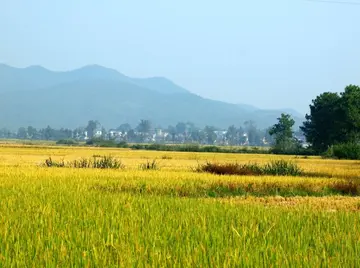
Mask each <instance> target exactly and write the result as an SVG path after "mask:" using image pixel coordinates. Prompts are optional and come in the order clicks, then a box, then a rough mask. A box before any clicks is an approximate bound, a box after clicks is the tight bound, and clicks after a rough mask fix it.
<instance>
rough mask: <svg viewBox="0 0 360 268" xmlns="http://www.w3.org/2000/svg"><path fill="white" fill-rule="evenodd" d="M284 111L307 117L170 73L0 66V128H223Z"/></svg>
mask: <svg viewBox="0 0 360 268" xmlns="http://www.w3.org/2000/svg"><path fill="white" fill-rule="evenodd" d="M243 90H246V89H243ZM240 101H241V100H240ZM269 101H271V100H269ZM254 104H256V100H254ZM281 112H288V113H291V114H292V115H293V116H294V118H295V120H296V121H297V123H300V122H301V120H303V118H302V115H301V114H299V113H297V112H296V111H294V110H287V109H284V110H282V111H280V110H261V109H257V108H256V107H255V106H251V105H246V104H230V103H225V102H220V101H215V100H210V99H205V98H202V97H200V96H198V95H195V94H193V93H191V92H189V91H188V90H186V89H184V88H182V87H180V86H178V85H176V84H174V83H173V82H172V81H170V80H168V79H166V78H162V77H152V78H130V77H127V76H126V75H123V74H121V73H119V72H117V71H116V70H113V69H109V68H105V67H102V66H99V65H89V66H85V67H82V68H80V69H76V70H73V71H67V72H54V71H50V70H48V69H45V68H43V67H41V66H30V67H27V68H14V67H11V66H8V65H4V64H2V65H0V127H7V128H10V129H16V128H18V127H20V126H28V125H31V126H34V127H45V126H47V125H50V126H52V127H69V128H75V127H78V126H81V125H85V124H86V122H87V121H88V120H91V119H94V120H99V121H100V122H101V123H102V125H103V126H105V127H107V128H110V127H117V126H119V125H120V124H122V123H130V124H131V125H133V126H135V125H137V124H138V122H139V121H140V120H141V119H149V120H151V121H152V122H153V123H154V125H157V126H158V125H160V126H162V127H167V126H168V125H171V124H172V125H173V124H176V123H177V122H180V121H184V122H186V121H191V122H193V123H195V125H197V126H200V127H202V126H205V125H213V126H216V127H223V128H225V127H228V126H229V125H231V124H235V125H242V124H243V123H244V122H245V121H248V120H253V121H255V123H256V125H257V126H258V127H260V128H265V127H268V126H270V125H271V124H273V123H274V122H276V118H277V117H278V116H279V115H280V113H281Z"/></svg>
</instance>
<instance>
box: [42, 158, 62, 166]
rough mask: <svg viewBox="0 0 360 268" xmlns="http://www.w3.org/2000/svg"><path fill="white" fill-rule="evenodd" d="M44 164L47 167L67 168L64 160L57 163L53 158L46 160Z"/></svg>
mask: <svg viewBox="0 0 360 268" xmlns="http://www.w3.org/2000/svg"><path fill="white" fill-rule="evenodd" d="M44 164H45V166H46V167H65V162H64V159H62V160H60V161H55V160H53V159H52V158H51V157H49V158H48V159H46V160H45V163H44Z"/></svg>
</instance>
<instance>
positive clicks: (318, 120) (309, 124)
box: [300, 92, 346, 152]
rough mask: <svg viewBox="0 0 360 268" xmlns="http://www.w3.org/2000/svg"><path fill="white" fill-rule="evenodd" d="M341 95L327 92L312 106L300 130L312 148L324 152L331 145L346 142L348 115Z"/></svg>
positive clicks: (317, 98)
mask: <svg viewBox="0 0 360 268" xmlns="http://www.w3.org/2000/svg"><path fill="white" fill-rule="evenodd" d="M342 106H343V105H342V100H341V97H340V96H339V94H337V93H331V92H325V93H323V94H321V95H319V96H317V97H316V98H315V99H314V100H313V101H312V104H310V114H306V116H305V119H306V121H305V122H304V123H303V126H301V127H300V129H301V130H302V131H303V133H304V135H305V137H306V140H307V141H308V142H310V143H311V145H312V147H313V148H314V149H315V150H316V151H318V152H323V151H325V150H327V148H328V147H329V146H330V145H333V144H335V143H339V142H343V141H344V140H346V114H345V111H344V109H343V107H342Z"/></svg>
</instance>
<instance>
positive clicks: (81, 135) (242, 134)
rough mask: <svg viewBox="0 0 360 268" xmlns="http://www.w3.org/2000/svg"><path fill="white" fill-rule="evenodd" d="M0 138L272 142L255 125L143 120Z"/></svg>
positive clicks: (3, 133)
mask: <svg viewBox="0 0 360 268" xmlns="http://www.w3.org/2000/svg"><path fill="white" fill-rule="evenodd" d="M0 138H5V139H23V140H53V141H58V140H71V139H72V140H75V141H85V140H92V139H102V140H116V141H124V142H128V143H149V142H157V143H199V144H208V145H214V144H217V145H231V146H235V145H249V146H265V145H268V144H270V143H271V142H272V137H271V135H270V134H269V131H268V129H259V128H258V127H257V126H256V124H255V122H253V121H246V122H244V123H243V124H242V125H240V126H238V127H237V126H235V125H231V126H229V127H228V128H227V129H225V130H224V129H220V128H217V127H214V126H205V127H203V128H199V127H197V126H196V125H195V124H193V123H192V122H178V123H177V124H175V125H170V126H168V127H167V128H161V127H154V125H153V124H152V122H151V121H150V120H145V119H143V120H140V122H139V124H138V125H137V126H136V127H134V128H133V127H132V126H131V125H130V124H127V123H124V124H121V125H120V126H118V127H116V128H113V129H109V130H106V129H105V128H104V127H102V126H101V123H100V122H98V121H96V120H89V121H88V123H87V125H86V126H85V127H78V128H76V129H68V128H60V129H55V128H52V127H50V126H47V127H46V128H41V129H36V128H35V127H33V126H28V127H20V128H19V129H18V131H16V132H11V131H9V130H7V129H5V128H3V129H0Z"/></svg>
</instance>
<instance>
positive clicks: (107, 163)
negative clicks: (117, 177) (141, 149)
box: [93, 156, 124, 169]
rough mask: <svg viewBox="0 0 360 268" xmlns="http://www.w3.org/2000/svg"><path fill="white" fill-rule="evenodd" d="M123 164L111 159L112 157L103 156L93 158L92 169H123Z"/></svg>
mask: <svg viewBox="0 0 360 268" xmlns="http://www.w3.org/2000/svg"><path fill="white" fill-rule="evenodd" d="M123 167H124V166H123V164H122V163H121V161H120V160H118V159H116V158H114V157H112V156H103V157H101V158H94V160H93V168H102V169H104V168H114V169H119V168H123Z"/></svg>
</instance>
